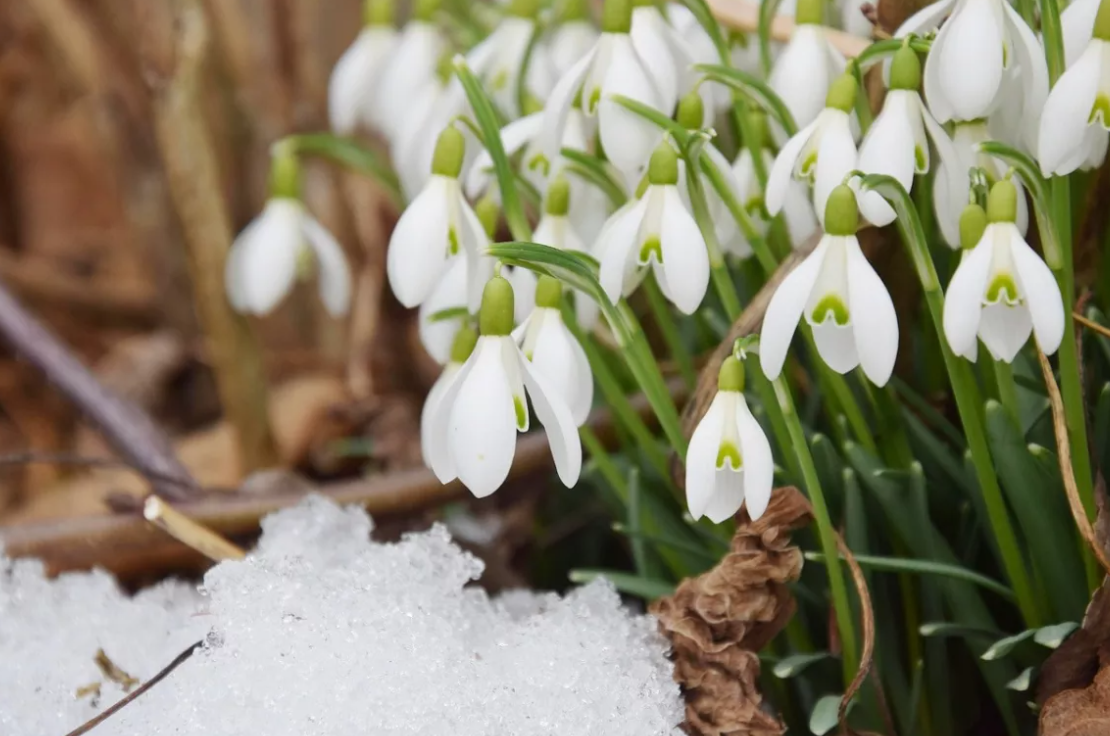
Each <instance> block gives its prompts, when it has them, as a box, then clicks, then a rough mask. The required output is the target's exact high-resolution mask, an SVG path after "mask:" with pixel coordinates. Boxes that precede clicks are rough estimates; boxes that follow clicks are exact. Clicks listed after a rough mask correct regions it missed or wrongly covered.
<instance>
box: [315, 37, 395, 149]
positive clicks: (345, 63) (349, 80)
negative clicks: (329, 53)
mask: <svg viewBox="0 0 1110 736" xmlns="http://www.w3.org/2000/svg"><path fill="white" fill-rule="evenodd" d="M396 41H397V32H396V31H395V30H393V28H388V27H381V26H372V27H369V28H365V29H363V30H362V32H360V33H359V35H358V37H357V38H355V41H354V43H352V44H351V45H350V47H348V48H347V50H346V51H344V52H343V55H342V56H341V57H339V61H338V62H336V64H335V68H334V69H333V70H332V73H331V78H330V79H329V80H328V119H329V120H330V121H331V127H332V129H333V130H334V131H335V132H336V133H339V134H340V135H350V134H351V133H353V132H354V130H355V126H357V125H358V123H359V121H360V118H362V116H363V111H364V110H365V109H368V106H369V104H370V102H371V100H372V99H373V93H374V88H375V84H376V82H377V77H378V73H379V71H380V70H381V68H382V65H383V62H384V61H385V60H386V59H387V58H388V57H389V54H390V53H391V52H392V51H393V48H394V45H395V44H396Z"/></svg>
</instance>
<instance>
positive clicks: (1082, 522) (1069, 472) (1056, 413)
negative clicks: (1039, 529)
mask: <svg viewBox="0 0 1110 736" xmlns="http://www.w3.org/2000/svg"><path fill="white" fill-rule="evenodd" d="M1037 357H1038V358H1040V361H1041V373H1043V374H1044V383H1045V387H1046V388H1047V389H1048V402H1049V404H1050V405H1051V407H1052V427H1053V429H1054V430H1055V432H1056V455H1057V456H1058V460H1059V462H1060V475H1062V476H1063V479H1064V490H1065V491H1066V492H1067V496H1068V506H1070V507H1071V515H1072V518H1074V519H1075V525H1076V526H1077V527H1079V533H1080V534H1081V535H1082V536H1083V539H1084V541H1086V542H1087V544H1089V545H1090V546H1091V551H1092V552H1094V553H1095V557H1096V558H1098V561H1099V564H1101V565H1102V569H1103V570H1105V571H1106V572H1107V573H1110V559H1107V556H1106V550H1105V549H1103V547H1102V545H1101V544H1099V542H1098V537H1096V536H1095V530H1094V528H1093V527H1092V526H1091V520H1090V519H1088V518H1087V511H1086V510H1085V509H1084V508H1083V501H1082V500H1080V498H1079V487H1078V486H1077V485H1076V483H1075V468H1073V467H1072V464H1071V443H1070V441H1069V440H1068V424H1067V417H1066V415H1065V414H1064V400H1063V398H1062V397H1061V396H1060V387H1059V386H1057V385H1056V377H1055V376H1054V375H1053V374H1052V366H1051V365H1050V364H1049V362H1048V358H1047V357H1046V356H1045V354H1044V351H1043V350H1041V348H1040V346H1037ZM1083 451H1084V452H1086V448H1084V449H1083Z"/></svg>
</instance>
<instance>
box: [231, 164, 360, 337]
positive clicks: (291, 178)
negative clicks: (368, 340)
mask: <svg viewBox="0 0 1110 736" xmlns="http://www.w3.org/2000/svg"><path fill="white" fill-rule="evenodd" d="M313 262H315V265H316V267H317V270H318V272H319V274H318V282H319V292H320V301H322V302H323V303H324V306H325V307H326V308H327V310H328V312H329V313H330V314H331V315H332V316H335V317H339V316H342V315H344V314H346V313H347V309H348V308H349V307H350V303H351V273H350V269H349V268H348V267H347V257H346V256H345V255H344V254H343V248H342V247H340V245H339V243H338V242H336V240H335V238H334V237H333V236H332V234H331V233H329V232H328V231H327V229H326V228H324V227H323V226H322V225H321V224H320V223H319V222H317V221H316V218H314V217H313V216H312V215H310V214H309V213H308V212H307V211H306V210H305V208H304V205H303V204H302V203H301V169H300V163H299V162H298V160H297V155H296V152H295V151H293V150H292V149H290V148H288V147H287V146H284V145H279V146H276V147H275V148H274V151H273V160H272V162H271V170H270V199H269V200H268V201H267V202H266V206H265V208H264V209H263V210H262V213H261V214H259V215H258V217H256V218H254V220H252V221H251V223H250V224H249V225H247V227H246V228H244V230H243V232H241V233H239V236H238V237H237V238H235V242H234V243H232V246H231V251H230V252H229V253H228V256H227V263H226V264H225V266H224V283H225V287H226V289H227V295H228V300H229V301H230V302H231V305H232V307H234V308H235V309H236V310H237V311H239V312H246V313H248V314H257V315H265V314H269V313H270V311H272V310H273V309H274V307H276V306H277V305H278V303H279V302H281V300H282V299H284V298H285V296H286V294H288V293H289V290H290V289H291V288H292V287H293V283H294V281H295V280H296V279H297V276H298V275H301V276H306V275H308V274H309V273H311V270H312V265H313Z"/></svg>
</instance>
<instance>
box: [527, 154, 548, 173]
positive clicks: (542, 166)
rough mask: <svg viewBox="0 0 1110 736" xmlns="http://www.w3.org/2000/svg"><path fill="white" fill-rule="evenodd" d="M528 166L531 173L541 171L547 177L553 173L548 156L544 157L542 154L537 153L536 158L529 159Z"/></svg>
mask: <svg viewBox="0 0 1110 736" xmlns="http://www.w3.org/2000/svg"><path fill="white" fill-rule="evenodd" d="M527 166H528V170H529V171H536V170H539V172H540V173H541V174H543V175H544V176H545V177H546V176H547V175H548V174H549V173H551V162H550V161H548V160H547V156H544V155H543V154H542V153H537V154H536V155H535V156H533V157H532V158H530V159H528V163H527Z"/></svg>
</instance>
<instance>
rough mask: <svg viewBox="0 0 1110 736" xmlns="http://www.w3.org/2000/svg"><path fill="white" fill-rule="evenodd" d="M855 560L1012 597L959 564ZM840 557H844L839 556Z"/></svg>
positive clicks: (816, 557)
mask: <svg viewBox="0 0 1110 736" xmlns="http://www.w3.org/2000/svg"><path fill="white" fill-rule="evenodd" d="M854 557H855V558H856V562H858V563H859V565H860V567H862V568H871V569H872V570H879V571H882V572H907V573H913V574H915V575H942V576H944V577H949V578H952V579H954V580H962V581H964V582H967V583H973V584H975V585H978V586H980V587H982V588H986V589H987V590H990V591H993V592H995V593H998V594H999V595H1000V596H1003V597H1004V598H1007V599H1008V600H1013V599H1014V591H1012V590H1010V589H1009V588H1007V587H1006V586H1005V585H1003V584H1002V583H1000V582H998V581H997V580H993V579H991V578H988V577H987V576H986V575H981V574H980V573H977V572H975V571H974V570H969V569H967V568H966V567H960V566H959V565H949V564H945V563H943V562H933V561H931V560H913V559H906V558H902V557H880V556H876V555H854ZM805 558H806V559H807V560H813V561H814V562H824V559H825V556H824V555H823V554H821V553H820V552H806V553H805ZM840 559H842V560H843V559H844V558H843V557H841V558H840Z"/></svg>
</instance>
